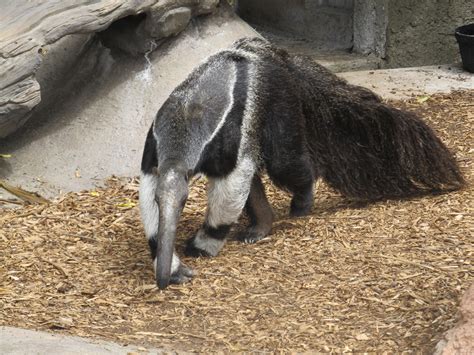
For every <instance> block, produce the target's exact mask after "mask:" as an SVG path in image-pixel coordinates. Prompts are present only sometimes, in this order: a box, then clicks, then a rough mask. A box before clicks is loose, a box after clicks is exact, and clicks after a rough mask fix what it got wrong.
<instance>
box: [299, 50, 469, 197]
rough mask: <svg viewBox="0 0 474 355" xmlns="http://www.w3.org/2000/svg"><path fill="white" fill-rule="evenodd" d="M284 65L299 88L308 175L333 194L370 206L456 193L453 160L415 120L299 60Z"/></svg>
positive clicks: (457, 176) (457, 178)
mask: <svg viewBox="0 0 474 355" xmlns="http://www.w3.org/2000/svg"><path fill="white" fill-rule="evenodd" d="M292 63H293V65H295V66H296V68H295V67H293V69H296V71H298V72H299V74H298V75H299V76H301V79H302V80H304V82H305V84H304V89H303V91H304V93H303V95H304V96H306V98H305V100H304V102H305V104H304V105H305V107H304V111H305V116H306V124H307V132H308V133H307V138H308V145H309V149H310V150H311V153H312V157H313V160H314V163H315V168H316V170H317V172H318V173H319V175H320V176H321V177H322V178H323V179H324V180H325V181H326V182H327V183H328V184H329V185H331V186H332V187H333V188H335V189H337V190H339V191H341V192H342V193H343V194H344V195H346V196H348V197H353V198H358V199H369V200H374V199H380V198H386V197H404V196H410V195H418V194H423V193H428V192H430V193H436V192H441V191H447V190H455V189H459V188H461V187H462V186H463V184H464V179H463V177H462V175H461V173H460V171H459V168H458V166H457V164H456V161H455V159H454V157H453V155H452V154H451V152H450V151H449V150H448V148H447V147H446V146H445V145H444V144H443V143H442V142H441V140H440V139H439V138H438V137H437V136H436V135H435V133H434V132H433V130H432V129H431V128H430V127H428V126H427V125H426V124H425V123H424V122H423V121H422V120H421V119H420V118H418V117H417V116H416V115H415V114H413V113H410V112H406V111H402V110H398V109H396V108H394V107H391V106H389V105H387V104H385V103H383V102H381V100H380V99H379V98H378V97H377V96H376V95H375V94H373V93H372V92H371V91H369V90H367V89H364V88H361V87H356V86H352V85H349V84H347V83H346V82H345V81H343V80H341V79H339V78H337V77H336V76H335V75H333V74H332V73H330V72H329V71H327V70H325V69H324V68H322V67H321V66H319V65H316V64H314V63H312V62H310V61H308V60H307V59H304V58H298V57H295V58H293V59H292ZM295 74H296V73H295Z"/></svg>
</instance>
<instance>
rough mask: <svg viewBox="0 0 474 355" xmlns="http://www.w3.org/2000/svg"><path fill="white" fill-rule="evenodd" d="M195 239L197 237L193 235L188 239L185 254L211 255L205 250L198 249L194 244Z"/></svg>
mask: <svg viewBox="0 0 474 355" xmlns="http://www.w3.org/2000/svg"><path fill="white" fill-rule="evenodd" d="M194 239H196V237H192V238H190V239H188V240H187V242H186V246H185V247H184V255H186V256H191V257H193V258H197V257H200V256H205V257H211V255H209V254H208V253H207V252H205V251H204V250H201V249H198V248H196V247H195V246H194Z"/></svg>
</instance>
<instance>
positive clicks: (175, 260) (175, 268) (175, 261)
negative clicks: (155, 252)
mask: <svg viewBox="0 0 474 355" xmlns="http://www.w3.org/2000/svg"><path fill="white" fill-rule="evenodd" d="M157 262H158V260H157V259H156V258H155V260H153V270H155V274H156V264H157ZM180 265H181V261H180V260H179V257H178V255H176V253H173V259H172V261H171V275H173V274H174V273H175V272H176V271H178V269H179V266H180Z"/></svg>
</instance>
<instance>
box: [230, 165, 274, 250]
mask: <svg viewBox="0 0 474 355" xmlns="http://www.w3.org/2000/svg"><path fill="white" fill-rule="evenodd" d="M245 209H246V211H247V214H248V216H249V218H250V225H249V226H248V227H247V229H245V230H244V231H243V232H241V233H239V234H238V235H237V239H238V240H240V241H241V242H244V243H249V244H250V243H256V242H258V241H259V240H261V239H263V238H265V237H266V236H267V235H268V233H270V230H271V229H272V223H273V211H272V207H271V206H270V203H269V202H268V200H267V196H266V195H265V189H264V187H263V184H262V179H260V176H258V175H257V174H256V175H255V176H254V177H253V180H252V187H251V188H250V194H249V197H248V199H247V203H246V205H245Z"/></svg>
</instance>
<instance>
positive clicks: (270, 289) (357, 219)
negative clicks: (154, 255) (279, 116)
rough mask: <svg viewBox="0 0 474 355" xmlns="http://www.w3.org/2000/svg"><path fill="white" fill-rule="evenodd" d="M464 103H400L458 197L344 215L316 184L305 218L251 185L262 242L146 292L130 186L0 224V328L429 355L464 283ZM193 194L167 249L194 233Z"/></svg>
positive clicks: (470, 110) (473, 140)
mask: <svg viewBox="0 0 474 355" xmlns="http://www.w3.org/2000/svg"><path fill="white" fill-rule="evenodd" d="M473 103H474V91H469V92H459V93H453V94H451V95H444V96H441V95H437V96H432V97H429V98H428V99H427V98H423V97H422V98H417V99H416V98H414V99H413V100H409V101H406V102H397V103H395V104H396V105H397V106H400V107H404V108H409V109H412V110H415V111H417V112H419V113H420V114H421V115H422V116H423V117H424V118H425V119H426V121H428V122H429V124H431V125H432V126H433V127H434V128H435V130H436V131H437V132H439V135H440V136H441V138H442V139H443V140H444V142H445V143H446V144H447V145H448V146H449V147H450V148H451V149H452V150H453V151H454V152H455V153H456V157H457V159H458V161H459V163H460V165H461V167H462V170H463V172H464V174H465V176H466V180H467V181H468V183H469V184H470V185H469V186H468V187H467V188H466V189H464V190H462V191H458V192H453V193H449V194H444V195H438V196H427V197H423V198H417V199H411V200H403V201H398V200H397V201H393V200H392V201H385V202H379V203H374V204H369V205H360V204H356V203H354V202H351V201H348V200H346V199H344V198H343V197H341V196H340V195H339V194H337V193H335V192H334V191H331V190H330V189H328V188H327V186H325V185H324V184H321V183H318V184H317V192H316V197H315V207H314V210H313V213H312V215H311V216H308V217H305V218H299V219H291V218H289V217H288V215H287V214H288V206H289V196H288V195H287V194H286V193H284V192H281V191H279V190H277V189H276V188H274V187H273V186H272V185H271V184H270V183H268V182H267V184H266V187H267V193H268V195H269V198H270V200H271V202H272V205H273V207H274V210H275V212H276V216H277V220H276V222H275V225H274V228H273V232H272V234H271V236H270V237H269V238H267V239H266V240H264V241H262V242H260V243H258V244H255V245H243V244H240V243H238V242H236V241H232V240H230V241H229V242H228V244H227V245H226V247H225V248H224V249H223V251H222V252H221V254H220V255H219V256H218V257H217V258H214V259H206V258H200V259H190V258H184V261H185V263H187V264H188V265H189V266H191V267H193V268H194V269H195V270H196V271H197V272H198V275H197V276H196V277H195V279H194V280H193V281H192V282H191V283H189V284H185V285H181V286H171V287H169V288H168V289H166V290H165V291H164V292H161V291H158V290H157V289H156V287H155V285H154V281H153V273H152V266H151V262H150V259H149V251H148V247H147V243H146V241H145V238H144V235H143V231H142V225H141V222H140V219H139V213H138V207H137V189H138V185H137V181H136V180H129V181H125V182H124V181H123V180H119V179H111V180H110V181H109V182H108V185H107V187H106V188H103V189H96V190H93V191H84V192H81V193H70V194H68V195H66V196H64V197H62V198H61V199H59V200H57V201H54V202H53V203H51V204H50V205H30V206H24V207H21V208H18V209H14V210H13V209H5V210H3V211H2V213H1V216H0V226H1V228H0V324H1V325H9V326H18V327H24V328H30V329H46V330H51V331H55V332H61V333H67V334H74V335H79V336H86V337H95V338H106V339H111V340H116V341H119V342H121V343H137V344H148V345H150V346H167V347H170V348H173V349H177V350H188V351H200V352H204V351H210V350H213V351H252V350H254V351H272V350H281V351H290V350H291V351H309V350H312V351H337V352H340V351H375V350H376V351H390V350H391V351H397V352H400V351H405V350H421V351H430V350H432V349H433V347H434V345H435V344H436V342H437V341H438V340H439V339H440V338H441V336H442V333H443V332H444V331H446V330H447V329H449V328H451V327H452V326H453V325H454V324H455V322H456V320H457V318H456V317H457V314H456V309H457V305H458V302H459V299H460V296H461V295H462V293H463V291H464V290H466V288H467V287H468V286H469V285H470V284H472V283H473V282H474V266H473V261H474V235H473V234H474V223H473V220H474V219H473V214H474V194H473V188H472V184H473V182H474V172H473V165H474V136H473V132H474V130H473V122H474V106H473V105H474V104H473ZM205 206H206V198H205V182H204V181H197V182H195V183H194V184H193V187H192V192H191V195H190V199H189V201H188V203H187V205H186V207H185V210H184V215H183V217H182V220H181V223H180V227H179V232H178V239H179V241H178V244H179V246H178V250H180V246H182V245H183V242H184V240H185V239H186V238H187V237H189V236H190V235H192V234H193V233H194V232H195V231H196V230H197V229H198V228H199V225H200V224H201V223H202V221H203V218H204V212H205Z"/></svg>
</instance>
